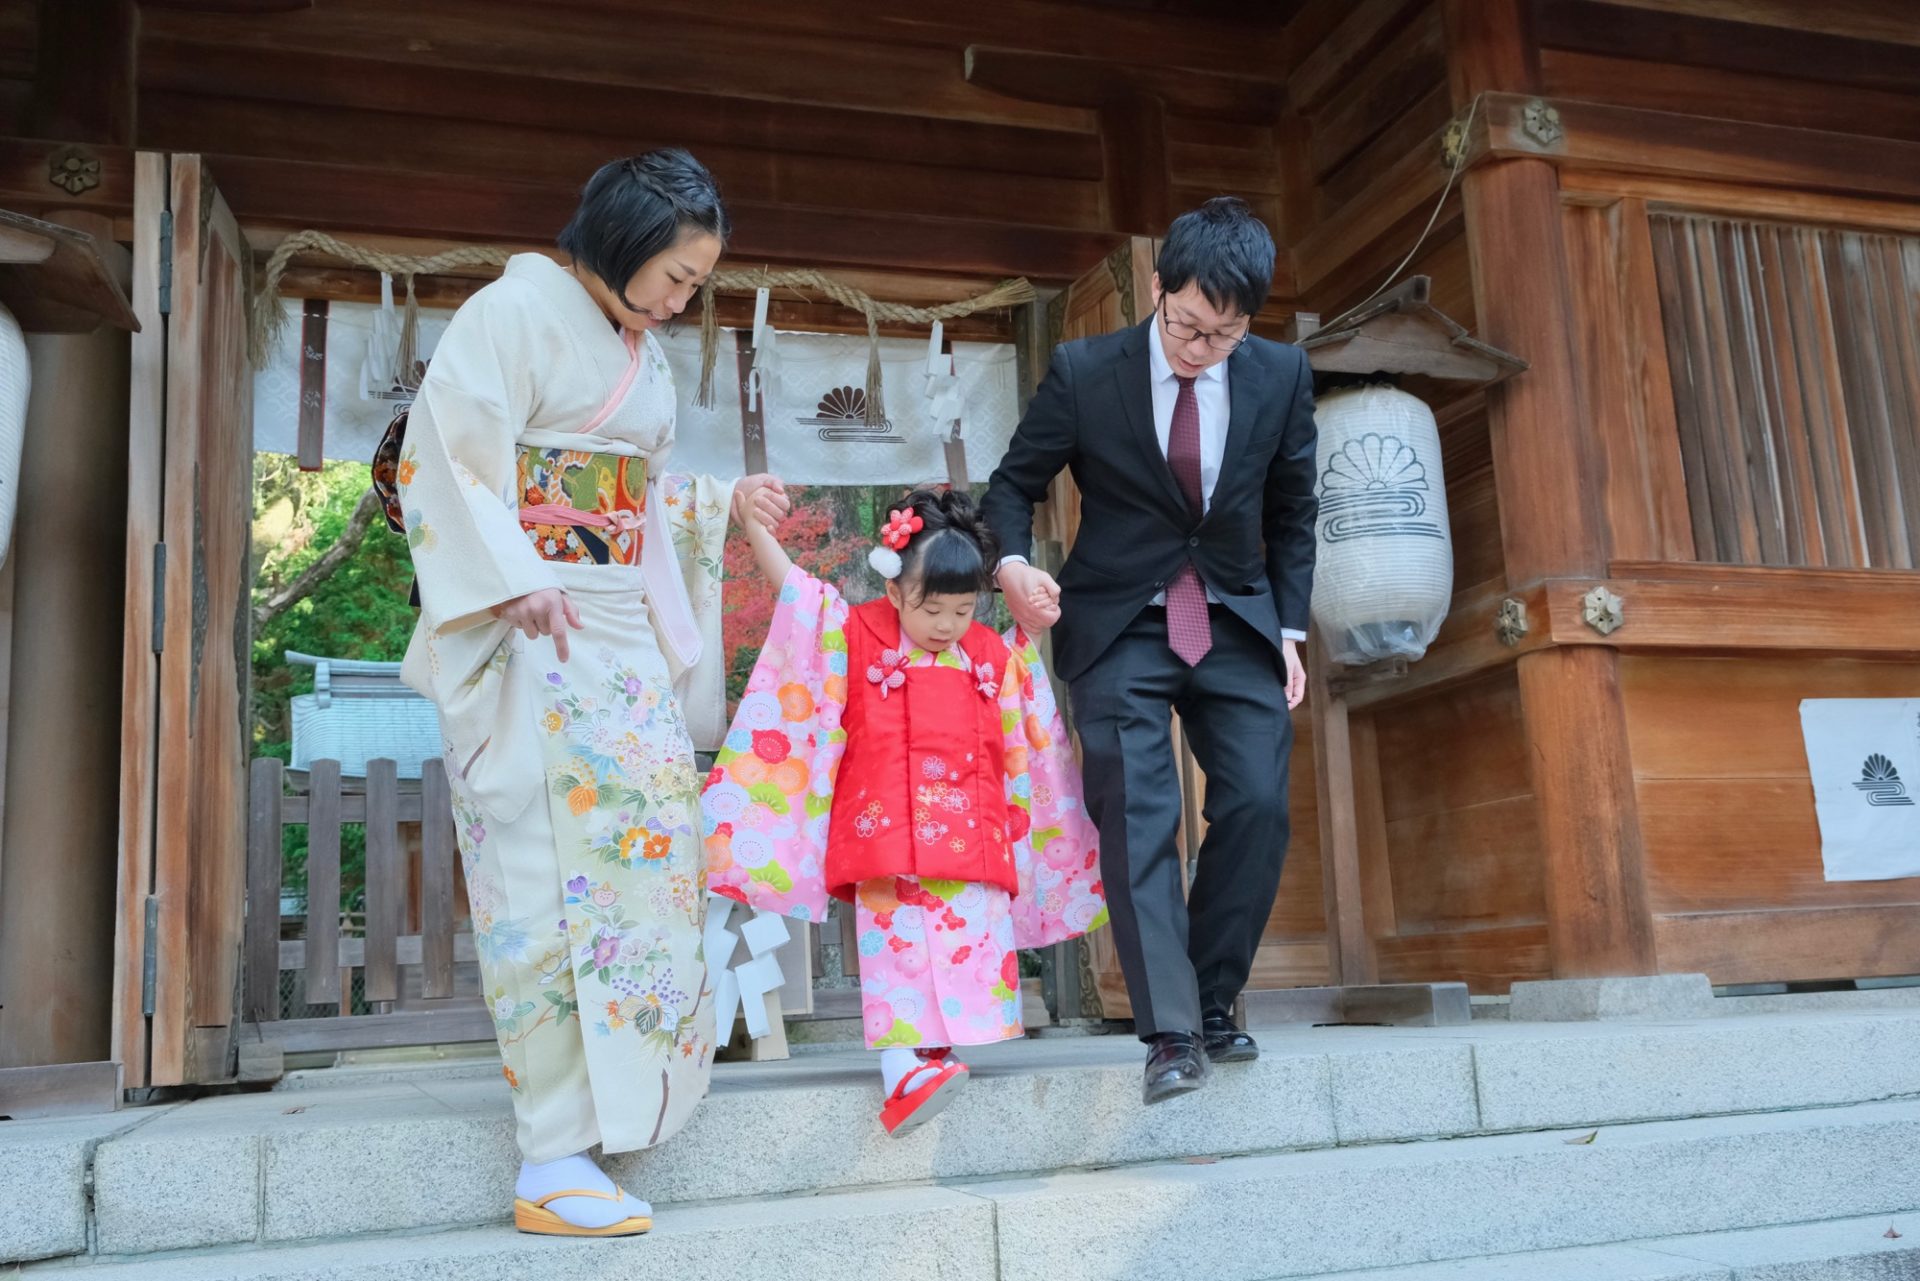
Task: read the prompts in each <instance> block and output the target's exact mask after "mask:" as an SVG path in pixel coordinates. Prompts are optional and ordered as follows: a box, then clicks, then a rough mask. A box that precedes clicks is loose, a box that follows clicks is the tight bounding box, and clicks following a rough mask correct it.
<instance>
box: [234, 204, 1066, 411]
mask: <svg viewBox="0 0 1920 1281" xmlns="http://www.w3.org/2000/svg"><path fill="white" fill-rule="evenodd" d="M308 251H318V252H320V253H324V254H327V255H329V256H330V257H334V258H338V259H341V260H342V261H344V262H350V263H352V264H354V265H355V266H359V267H366V268H368V269H370V270H373V271H379V272H385V273H386V274H388V275H391V276H399V277H400V278H401V279H403V280H404V281H405V282H406V288H407V304H406V319H405V321H404V323H403V324H402V325H401V330H400V335H401V337H400V353H399V360H398V362H397V363H398V364H399V367H400V371H401V372H403V373H404V371H407V370H410V369H412V367H413V362H414V341H415V335H416V333H417V331H418V328H419V317H420V307H419V303H418V302H417V300H416V299H415V296H414V288H413V282H414V277H416V276H432V275H438V274H440V273H442V272H445V271H449V270H451V269H453V268H455V267H505V266H506V265H507V260H508V259H509V258H511V257H512V256H513V255H512V254H511V253H509V252H508V251H507V250H505V249H496V248H494V247H492V246H489V245H473V246H468V247H464V248H459V249H449V250H447V251H446V252H444V253H437V254H433V255H431V256H428V257H424V258H420V257H414V256H412V255H410V254H393V253H385V252H383V251H381V250H378V249H369V248H367V247H366V246H364V245H355V244H349V243H348V242H347V241H344V240H337V239H335V238H334V237H332V236H329V235H328V234H327V233H326V232H324V231H301V232H296V233H295V234H293V235H291V236H288V237H287V238H286V239H285V240H283V241H281V242H280V247H279V248H277V249H275V250H274V251H273V256H272V257H270V258H268V259H267V267H266V270H265V272H263V273H262V275H261V279H260V285H259V288H258V289H256V290H255V291H254V295H253V299H252V314H251V316H250V317H249V320H250V324H249V330H248V348H249V352H250V354H251V355H252V357H253V363H254V365H255V367H256V368H258V367H261V366H264V365H265V364H266V363H267V351H268V348H269V347H270V346H271V345H272V342H273V339H274V337H275V335H276V334H278V332H279V330H280V328H281V326H283V325H284V324H285V323H286V312H285V310H284V309H283V308H282V307H281V306H280V281H281V279H282V278H283V277H284V276H285V275H286V271H287V265H288V264H289V263H290V262H292V261H293V259H294V257H295V256H296V255H298V254H301V253H304V252H308ZM778 288H791V289H812V290H816V291H818V292H819V293H822V294H825V295H826V296H827V297H828V298H831V299H832V300H833V301H835V302H837V303H839V304H840V305H841V306H843V307H847V308H851V309H852V310H854V311H857V312H859V313H860V314H861V315H863V316H865V317H866V318H867V421H868V422H875V421H877V420H879V419H880V418H882V417H884V416H885V413H886V408H885V403H884V400H883V394H884V393H883V389H882V387H881V380H880V323H881V322H882V321H886V322H889V323H892V324H908V325H931V324H933V323H934V322H935V321H947V320H955V319H958V318H959V317H962V316H971V315H975V314H976V313H978V312H982V311H995V310H998V309H1000V308H1003V307H1015V306H1019V305H1020V304H1022V303H1029V302H1032V301H1033V300H1034V299H1035V298H1036V297H1038V295H1037V294H1036V293H1035V292H1034V288H1033V286H1032V285H1031V284H1029V283H1028V282H1027V281H1025V280H1021V279H1014V280H1003V281H1001V282H1000V283H999V284H997V285H995V286H994V287H993V288H992V289H989V290H988V291H987V292H985V293H983V294H979V295H976V296H975V297H972V298H961V299H956V300H955V301H953V302H945V303H941V304H939V305H938V306H935V307H914V306H909V305H908V304H906V303H898V302H886V301H883V300H881V299H878V298H875V297H874V296H873V295H871V294H869V293H866V292H864V291H862V290H859V289H855V288H854V287H853V286H852V285H848V284H845V283H843V282H842V281H838V280H835V279H834V278H833V277H832V276H829V275H827V274H826V273H824V272H819V271H813V270H810V269H800V270H793V271H771V270H767V269H765V268H752V269H746V270H736V271H724V270H723V271H716V272H714V273H713V275H712V276H710V277H709V278H708V280H707V283H706V285H705V286H703V287H702V288H701V290H700V388H699V392H698V394H697V395H696V397H695V401H696V403H698V404H699V405H701V406H703V407H706V406H711V405H712V404H713V368H714V363H715V361H716V359H717V356H718V353H719V345H720V325H719V321H718V319H717V317H716V315H715V312H714V305H713V299H714V294H715V292H716V291H718V290H722V289H778Z"/></svg>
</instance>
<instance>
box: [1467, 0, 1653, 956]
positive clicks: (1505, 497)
mask: <svg viewBox="0 0 1920 1281" xmlns="http://www.w3.org/2000/svg"><path fill="white" fill-rule="evenodd" d="M1531 9H1532V6H1531V4H1530V3H1529V0H1444V9H1443V12H1444V15H1445V19H1446V30H1447V46H1448V64H1449V80H1450V84H1451V87H1452V92H1453V98H1454V106H1455V109H1456V111H1457V112H1461V113H1464V112H1465V111H1466V110H1467V109H1468V106H1469V104H1470V103H1471V102H1472V100H1473V98H1474V97H1475V95H1477V94H1480V93H1486V92H1508V93H1526V92H1531V91H1533V90H1534V89H1535V88H1536V87H1537V83H1538V72H1537V54H1536V49H1535V45H1534V41H1533V35H1532V29H1531V22H1530V16H1531ZM1461 186H1462V198H1463V202H1464V206H1465V211H1466V225H1467V242H1468V246H1469V250H1470V252H1471V254H1472V259H1473V281H1474V302H1475V307H1476V313H1477V315H1478V317H1479V323H1480V335H1479V336H1480V337H1481V338H1483V339H1484V340H1486V341H1487V342H1490V343H1492V344H1493V345H1495V346H1497V347H1503V348H1506V349H1507V350H1510V351H1515V352H1518V353H1520V354H1521V355H1523V356H1525V357H1526V359H1527V360H1528V361H1529V362H1531V368H1529V369H1528V371H1527V372H1526V373H1524V374H1521V375H1520V376H1518V377H1516V378H1513V379H1511V380H1509V381H1508V382H1506V383H1503V384H1501V385H1500V386H1498V387H1495V388H1493V389H1492V390H1491V391H1489V393H1488V397H1487V404H1488V417H1489V423H1490V430H1491V435H1492V445H1493V457H1494V475H1495V481H1496V484H1497V487H1498V492H1499V500H1500V525H1501V542H1502V546H1503V548H1504V550H1505V554H1506V573H1507V581H1508V584H1509V585H1510V586H1512V587H1514V588H1521V587H1525V586H1528V585H1531V584H1534V583H1537V582H1539V581H1540V580H1541V579H1544V578H1549V577H1574V578H1579V577H1594V578H1598V577H1601V576H1604V575H1605V573H1606V571H1607V561H1608V545H1607V528H1606V521H1605V513H1604V509H1603V507H1602V505H1601V500H1600V495H1601V488H1602V486H1601V480H1602V477H1603V474H1604V472H1603V463H1602V459H1601V458H1600V455H1599V453H1598V448H1597V444H1596V442H1597V439H1598V437H1597V434H1596V433H1595V432H1594V431H1593V430H1592V429H1591V425H1590V424H1588V423H1587V422H1586V421H1585V420H1584V417H1583V414H1582V407H1581V404H1580V398H1579V384H1578V379H1577V378H1576V376H1575V374H1576V371H1575V368H1574V354H1573V345H1572V334H1571V318H1572V316H1573V307H1574V300H1573V296H1572V290H1571V286H1570V276H1569V272H1568V265H1567V254H1566V248H1565V244H1564V242H1563V238H1562V218H1563V215H1562V211H1561V206H1560V190H1559V175H1558V172H1557V171H1556V170H1555V169H1554V167H1553V166H1552V165H1551V164H1549V163H1548V162H1546V161H1544V160H1535V159H1515V160H1497V161H1493V162H1491V163H1488V164H1484V165H1481V166H1478V167H1476V168H1475V169H1473V170H1472V171H1470V172H1469V173H1468V174H1467V175H1466V176H1465V178H1464V179H1463V181H1462V184H1461ZM1518 670H1519V681H1520V696H1521V711H1522V717H1523V721H1524V726H1525V733H1526V736H1527V758H1528V761H1529V762H1530V769H1531V774H1532V782H1533V790H1534V794H1535V796H1536V798H1537V800H1538V804H1539V816H1540V832H1541V839H1542V846H1543V848H1542V857H1543V859H1544V863H1545V883H1546V898H1547V925H1548V937H1549V948H1550V951H1551V956H1552V964H1553V973H1554V975H1555V977H1559V978H1585V977H1599V976H1606V975H1621V974H1651V973H1654V972H1655V970H1656V968H1657V967H1656V960H1655V956H1654V947H1653V926H1652V919H1651V916H1650V913H1649V910H1648V904H1647V892H1646V877H1645V871H1644V867H1643V862H1644V852H1645V851H1644V842H1643V840H1642V838H1641V833H1640V821H1639V808H1638V804H1637V802H1636V798H1635V793H1634V783H1633V767H1632V761H1631V758H1630V755H1629V749H1628V743H1627V728H1626V713H1625V708H1624V705H1623V703H1622V700H1621V695H1620V674H1619V656H1618V654H1617V653H1616V652H1615V651H1613V650H1611V649H1602V648H1588V647H1584V646H1570V647H1557V648H1549V649H1544V650H1539V651H1536V652H1534V653H1531V654H1528V655H1525V656H1523V657H1522V658H1521V659H1520V660H1519V665H1518Z"/></svg>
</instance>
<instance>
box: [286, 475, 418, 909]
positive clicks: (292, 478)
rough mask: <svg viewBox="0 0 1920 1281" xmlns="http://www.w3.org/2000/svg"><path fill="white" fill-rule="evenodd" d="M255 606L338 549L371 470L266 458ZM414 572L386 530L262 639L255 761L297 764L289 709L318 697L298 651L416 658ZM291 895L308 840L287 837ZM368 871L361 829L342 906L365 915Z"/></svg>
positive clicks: (344, 871) (379, 528)
mask: <svg viewBox="0 0 1920 1281" xmlns="http://www.w3.org/2000/svg"><path fill="white" fill-rule="evenodd" d="M254 482H255V510H256V511H257V512H258V513H259V516H258V517H257V518H256V520H255V522H254V563H255V567H256V572H255V575H254V582H253V603H254V606H255V607H256V608H258V607H259V606H260V605H262V604H263V603H265V601H266V600H267V599H268V598H269V597H270V596H272V595H273V594H274V593H275V592H276V591H279V590H280V589H281V588H283V587H285V586H286V585H287V584H288V583H290V582H292V581H293V580H294V579H295V578H297V577H298V576H299V575H300V573H301V571H302V570H304V569H306V568H307V567H308V566H309V565H311V564H313V562H314V561H316V560H318V559H319V558H320V557H321V556H322V555H323V554H325V552H326V550H327V549H328V548H329V547H331V546H333V544H334V543H335V541H337V540H338V539H339V537H340V535H341V533H342V531H344V530H345V529H346V527H347V520H348V518H349V517H350V516H352V514H353V509H354V507H355V506H356V505H357V504H358V503H359V501H360V495H361V494H362V493H364V492H365V491H366V488H367V483H368V468H367V467H366V465H365V464H362V463H352V462H334V463H328V464H327V466H326V469H325V470H323V471H319V472H302V471H300V470H299V469H298V467H297V466H296V465H295V463H294V460H293V459H292V458H290V457H288V456H286V455H284V454H258V455H256V456H255V462H254ZM412 581H413V562H412V560H411V559H410V558H409V557H408V555H407V546H406V541H405V540H404V539H402V538H399V537H397V536H395V535H393V534H391V533H389V532H388V530H387V528H386V526H385V525H384V524H382V523H379V522H376V523H375V525H374V527H373V528H372V529H371V530H369V531H368V533H367V536H366V540H365V541H364V542H362V543H361V544H360V547H359V550H358V551H356V552H355V553H354V554H353V556H352V557H350V558H349V559H347V560H346V561H344V562H343V563H342V564H341V565H340V567H339V568H338V569H337V570H335V571H334V572H333V573H332V574H331V575H329V576H328V578H327V579H326V580H325V581H324V582H322V583H321V584H320V585H319V587H318V588H316V589H315V591H314V592H313V594H312V595H311V596H308V597H307V598H306V599H305V600H303V601H300V602H298V603H297V604H295V605H293V606H292V607H290V608H289V609H287V610H286V611H285V612H284V613H282V614H280V615H279V616H278V617H277V618H274V619H273V620H271V621H270V622H268V623H266V624H265V625H264V626H256V627H255V628H254V634H253V692H252V721H251V728H252V736H253V749H252V754H253V755H254V756H274V757H278V758H279V759H281V760H283V761H284V760H287V759H288V758H289V756H290V755H291V752H292V746H293V745H292V742H291V739H290V735H291V733H292V730H291V726H290V723H289V719H288V713H287V708H288V704H289V702H290V700H291V699H292V698H293V696H294V695H296V694H305V693H308V692H310V691H311V690H312V689H313V669H312V668H310V667H289V666H288V665H287V663H286V660H285V658H284V657H283V656H284V655H285V653H286V652H287V651H288V650H299V651H301V652H302V653H307V654H320V655H324V656H325V657H328V658H366V659H379V660H384V661H395V660H398V659H399V658H400V657H402V656H403V655H404V654H405V653H406V649H407V638H408V636H409V635H411V634H412V631H413V622H414V610H413V608H412V607H411V606H410V605H409V604H408V603H407V593H408V588H409V586H410V585H411V584H412ZM285 842H286V844H285V849H286V855H287V871H286V880H285V885H286V888H287V889H288V890H290V891H294V892H297V893H304V892H305V890H306V881H307V871H306V864H307V833H306V829H305V828H304V827H293V828H289V829H288V830H287V832H286V836H285ZM365 867H366V835H365V833H364V831H363V830H362V829H361V828H360V827H359V826H358V825H357V824H355V825H349V826H348V827H347V828H346V829H345V830H344V831H342V832H341V875H340V879H341V897H342V900H343V905H344V906H347V907H349V908H353V907H357V906H358V903H359V900H360V899H361V897H362V890H361V887H362V885H363V883H364V873H365Z"/></svg>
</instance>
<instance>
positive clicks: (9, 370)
mask: <svg viewBox="0 0 1920 1281" xmlns="http://www.w3.org/2000/svg"><path fill="white" fill-rule="evenodd" d="M32 382H33V377H32V370H31V368H30V367H29V365H28V363H27V340H26V336H25V335H24V334H22V333H21V332H20V322H19V321H17V320H15V319H14V318H13V313H12V312H11V311H8V310H7V309H6V308H5V307H0V560H5V559H6V555H7V548H8V546H9V545H10V544H11V543H12V541H13V514H14V510H15V508H16V507H17V506H18V503H19V498H20V452H21V450H22V449H23V448H24V447H25V446H26V442H27V392H28V389H29V388H30V386H31V384H32Z"/></svg>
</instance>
